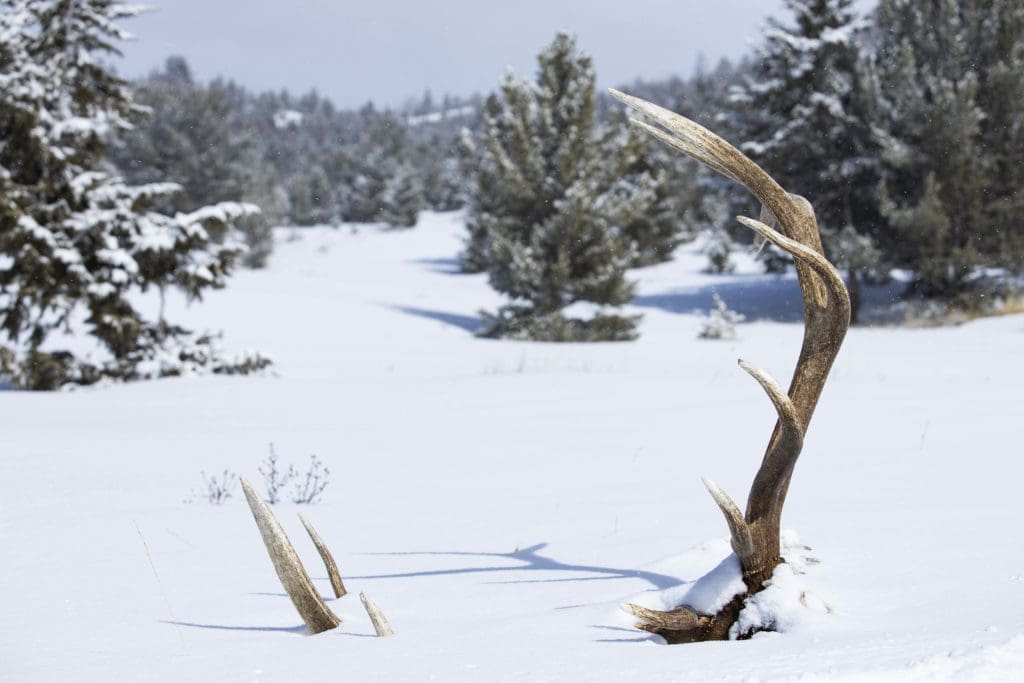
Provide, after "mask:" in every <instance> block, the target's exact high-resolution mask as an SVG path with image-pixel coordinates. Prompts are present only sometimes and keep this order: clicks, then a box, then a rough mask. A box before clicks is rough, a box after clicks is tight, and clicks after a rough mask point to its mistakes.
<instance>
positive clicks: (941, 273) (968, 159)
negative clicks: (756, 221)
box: [874, 0, 1024, 303]
mask: <svg viewBox="0 0 1024 683" xmlns="http://www.w3.org/2000/svg"><path fill="white" fill-rule="evenodd" d="M1021 13H1022V10H1021V9H1020V5H1019V3H1014V2H995V3H990V2H981V1H980V0H959V1H958V0H924V1H921V2H916V1H915V2H909V1H907V0H882V2H881V3H880V4H879V7H878V10H877V15H876V23H877V26H878V30H877V31H876V33H877V40H878V48H877V54H876V57H875V60H874V65H875V69H876V71H877V74H878V103H879V124H878V136H879V139H880V141H881V143H882V145H883V155H882V159H883V162H884V176H883V177H884V187H883V201H882V210H883V213H884V215H885V216H886V218H887V219H888V221H889V223H890V227H891V231H890V232H889V233H887V234H886V235H884V237H885V247H886V249H887V251H889V252H891V253H892V255H893V257H894V258H895V259H896V261H897V263H898V264H899V265H903V266H907V267H909V268H912V269H913V270H914V271H915V272H916V273H917V277H918V281H917V283H916V285H917V287H918V289H919V291H921V292H922V293H923V294H925V295H929V296H940V297H943V298H958V297H966V298H965V299H964V302H965V303H967V299H969V298H970V297H971V294H970V293H971V290H972V281H973V278H974V275H975V273H976V271H977V268H978V266H981V265H996V264H998V263H1000V262H1003V263H1005V262H1006V260H1010V261H1017V262H1019V257H1020V255H1021V252H1020V251H1016V252H1015V253H1012V255H1010V258H1009V259H1006V257H1005V256H1004V254H1003V251H1004V249H1006V248H1007V247H1012V246H1014V244H1013V243H1014V241H1015V239H1014V238H1015V237H1016V238H1017V239H1019V237H1020V235H1021V234H1022V233H1021V228H1020V221H1019V215H1017V214H1016V213H1015V212H1014V205H1015V203H1016V204H1017V205H1018V206H1019V202H1020V200H1019V199H1018V198H1017V197H1018V190H1019V184H1018V185H1016V186H1013V184H1014V183H1015V182H1017V183H1019V181H1020V180H1021V179H1022V172H1021V171H1020V170H1019V169H1020V166H1021V164H1022V162H1024V150H1022V146H1021V145H1022V141H1024V136H1022V135H1021V133H1020V125H1019V122H1020V114H1021V112H1022V109H1021V103H1020V99H1019V95H1020V94H1021V87H1022V83H1024V82H1022V77H1021V76H1020V66H1022V65H1024V61H1022V54H1024V53H1022V48H1021V44H1022V42H1024V30H1022V27H1024V20H1022V18H1021ZM1015 95H1016V96H1017V97H1015ZM1015 168H1016V170H1015ZM1004 173H1005V175H1004ZM1007 208H1009V209H1010V210H1009V212H1006V211H1005V210H1006V209H1007Z"/></svg>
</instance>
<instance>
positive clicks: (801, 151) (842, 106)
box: [730, 0, 879, 315]
mask: <svg viewBox="0 0 1024 683" xmlns="http://www.w3.org/2000/svg"><path fill="white" fill-rule="evenodd" d="M853 5H854V2H853V0H786V6H787V8H788V9H789V11H790V12H791V13H792V16H793V24H792V25H787V24H785V23H783V22H780V21H778V20H776V19H770V20H769V23H768V27H767V29H766V31H765V40H764V43H763V45H762V46H761V47H760V48H759V50H758V54H757V59H756V61H755V64H756V66H755V68H754V71H753V74H752V75H751V76H750V77H749V78H748V79H747V80H746V82H745V83H744V84H742V85H740V86H737V87H736V88H734V89H733V91H732V93H731V97H730V100H731V107H732V109H733V112H732V115H731V117H730V118H731V119H732V120H733V123H734V124H735V125H738V127H739V129H740V133H741V136H742V137H743V139H744V140H745V142H744V143H743V145H742V148H743V151H745V152H746V153H747V154H749V155H750V156H751V157H752V158H753V159H754V160H755V161H757V162H758V163H759V164H760V165H761V166H763V167H764V168H765V169H766V170H767V171H768V172H769V173H770V174H771V175H772V176H774V177H775V178H776V179H777V180H778V181H779V182H780V183H781V184H782V185H783V187H785V188H786V189H787V190H789V191H790V192H794V193H796V194H800V195H803V196H805V197H807V198H808V199H810V200H811V202H812V203H813V204H814V209H815V213H816V214H817V217H818V223H819V225H820V226H821V227H822V228H823V229H824V231H825V235H824V236H826V237H827V235H828V234H836V233H838V232H839V231H841V230H849V229H853V230H856V231H857V232H858V233H860V234H862V235H870V234H874V233H876V232H877V231H878V224H879V216H878V201H877V197H876V195H875V192H876V190H875V188H876V187H877V178H878V164H877V151H876V150H877V144H876V142H875V139H874V137H873V136H872V133H871V121H872V119H871V112H870V103H871V102H870V96H869V93H870V89H869V88H868V87H867V78H866V76H865V73H864V69H863V68H862V60H861V45H860V42H861V40H860V37H861V35H862V33H863V32H864V30H865V29H866V27H867V23H866V22H865V21H864V20H863V19H862V18H860V17H858V16H857V14H856V11H855V9H854V7H853ZM840 246H841V245H840V244H839V243H836V242H830V241H829V240H827V239H826V244H825V248H826V251H827V252H828V253H829V258H830V259H831V260H833V262H835V263H836V265H838V266H839V267H841V268H844V267H845V268H846V269H847V270H848V272H849V275H850V277H851V278H855V277H857V270H856V269H854V268H852V267H851V266H852V260H850V259H845V258H844V253H843V252H842V251H841V249H839V247H840ZM854 314H855V315H856V311H855V312H854Z"/></svg>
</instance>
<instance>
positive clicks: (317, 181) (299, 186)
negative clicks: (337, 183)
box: [288, 164, 338, 225]
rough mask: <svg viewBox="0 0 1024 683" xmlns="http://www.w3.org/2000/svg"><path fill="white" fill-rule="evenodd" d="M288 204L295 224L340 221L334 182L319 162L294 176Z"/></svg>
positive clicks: (318, 223) (320, 223)
mask: <svg viewBox="0 0 1024 683" xmlns="http://www.w3.org/2000/svg"><path fill="white" fill-rule="evenodd" d="M288 204H289V206H290V207H291V219H292V222H293V223H295V225H330V224H332V223H336V222H337V221H338V207H337V203H336V200H335V195H334V186H333V183H331V181H330V179H329V178H328V177H327V173H326V172H325V171H324V169H323V167H322V166H320V165H318V164H311V165H310V166H309V167H308V168H306V169H304V170H302V171H300V172H299V173H297V174H296V175H295V176H293V177H292V182H291V189H290V191H289V193H288Z"/></svg>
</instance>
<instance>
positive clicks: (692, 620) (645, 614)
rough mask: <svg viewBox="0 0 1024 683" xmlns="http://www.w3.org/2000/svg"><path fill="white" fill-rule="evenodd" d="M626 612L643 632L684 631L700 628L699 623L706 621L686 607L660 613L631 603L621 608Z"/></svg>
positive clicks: (705, 618) (703, 617)
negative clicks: (633, 618)
mask: <svg viewBox="0 0 1024 683" xmlns="http://www.w3.org/2000/svg"><path fill="white" fill-rule="evenodd" d="M622 607H623V609H625V610H626V611H627V612H629V613H630V614H632V615H633V616H635V617H636V618H637V619H639V620H640V621H639V622H637V624H636V627H637V628H638V629H641V630H643V631H650V632H652V633H656V632H658V631H659V630H661V629H672V630H678V631H682V630H686V629H693V628H697V627H698V626H700V624H701V621H707V619H708V617H705V616H701V615H700V614H697V613H696V612H695V611H693V610H692V609H690V608H689V607H686V606H681V607H677V608H675V609H673V610H668V611H661V610H656V609H648V608H647V607H641V606H640V605H634V604H633V603H631V602H630V603H626V604H625V605H623V606H622Z"/></svg>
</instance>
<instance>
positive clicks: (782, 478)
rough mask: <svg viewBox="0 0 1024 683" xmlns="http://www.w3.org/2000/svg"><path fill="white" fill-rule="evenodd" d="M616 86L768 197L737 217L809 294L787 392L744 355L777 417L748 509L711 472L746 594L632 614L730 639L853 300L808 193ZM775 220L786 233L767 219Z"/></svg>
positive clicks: (664, 127)
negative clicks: (697, 609)
mask: <svg viewBox="0 0 1024 683" xmlns="http://www.w3.org/2000/svg"><path fill="white" fill-rule="evenodd" d="M611 94H612V95H613V96H614V97H616V98H617V99H619V100H621V101H622V102H624V103H625V104H627V105H628V106H630V107H632V108H633V109H635V110H637V111H639V112H640V113H641V114H643V115H644V116H645V117H647V118H648V119H649V120H650V121H652V122H653V124H656V125H651V124H650V123H646V122H643V121H636V120H634V121H633V122H632V123H633V124H634V125H636V126H637V127H638V128H640V129H641V130H644V131H646V132H647V133H649V134H650V135H652V136H653V137H655V138H656V139H658V140H660V141H661V142H663V143H665V144H667V145H669V146H670V147H672V148H674V149H676V150H679V151H680V152H682V153H684V154H686V155H688V156H691V157H693V158H694V159H696V160H697V161H700V162H701V163H703V164H705V165H706V166H708V167H709V168H711V170H713V171H715V172H717V173H720V174H722V175H724V176H725V177H727V178H730V179H732V180H735V181H736V182H738V183H740V184H742V185H744V186H745V187H746V188H747V189H749V190H750V191H751V192H752V193H753V194H754V196H755V197H757V198H758V199H759V200H760V201H761V220H760V221H756V220H753V219H751V218H740V219H739V220H740V222H741V223H743V224H744V225H746V226H747V227H749V228H751V229H752V230H754V232H756V233H757V234H758V236H759V237H760V238H762V239H764V240H767V241H770V242H772V243H773V244H775V245H776V246H778V247H779V248H781V249H782V250H784V251H786V252H787V253H789V254H791V255H792V256H793V257H794V259H795V263H796V271H797V279H798V281H799V284H800V291H801V295H802V297H803V302H804V339H803V344H802V346H801V348H800V356H799V358H798V360H797V364H796V368H795V370H794V371H793V379H792V381H791V382H790V386H789V390H788V391H786V392H784V391H783V390H782V387H781V386H779V384H778V383H777V382H776V381H775V380H774V379H772V378H771V377H770V376H769V375H768V374H767V373H765V372H763V371H762V370H760V369H758V368H757V367H755V366H753V365H750V364H748V363H745V362H743V361H740V366H741V367H742V368H743V369H744V370H746V371H747V372H748V373H750V375H751V376H752V377H753V378H754V379H755V380H757V382H758V383H759V384H760V385H761V387H762V388H763V389H764V390H765V392H766V393H767V394H768V397H769V399H771V401H772V404H773V405H774V406H775V409H776V412H778V415H779V420H778V422H777V423H776V426H775V430H774V432H773V433H772V436H771V439H770V440H769V442H768V447H767V449H766V450H765V454H764V458H763V459H762V461H761V466H760V468H758V471H757V474H756V476H755V477H754V482H753V484H752V485H751V487H750V494H749V496H748V498H747V510H746V514H745V515H740V512H739V507H738V506H737V505H736V503H735V502H734V501H733V500H732V499H731V498H730V497H729V496H727V495H726V494H725V493H724V492H723V491H722V490H721V489H719V488H718V487H717V486H716V485H715V484H714V483H713V482H711V481H709V480H705V484H706V485H707V487H708V490H709V491H710V492H711V495H712V497H713V498H714V499H715V502H716V503H717V504H718V507H719V508H720V509H721V510H722V513H723V514H724V515H725V519H726V522H727V523H728V525H729V532H730V535H731V537H732V546H733V550H734V551H735V552H736V555H737V556H738V557H739V559H740V564H741V566H742V568H743V580H744V583H745V584H746V587H747V591H746V594H745V595H743V594H741V595H739V596H736V597H735V598H733V600H731V601H730V602H729V603H728V604H727V605H726V606H725V607H723V608H722V609H721V610H720V611H719V612H718V613H717V614H714V615H700V616H699V618H698V619H697V620H696V621H695V620H694V618H693V617H692V616H691V614H692V610H689V612H687V610H688V609H689V608H686V607H685V606H682V607H680V608H678V609H677V610H671V611H669V612H659V611H657V610H647V609H646V608H637V609H638V610H639V611H635V612H634V614H636V615H637V616H638V617H639V618H640V619H641V623H640V624H638V628H642V629H644V630H647V631H652V632H655V633H658V634H660V635H662V636H663V637H664V638H665V639H666V640H667V641H668V642H680V643H681V642H694V641H698V640H712V639H723V638H727V637H729V633H730V627H731V626H732V624H733V623H735V621H736V618H737V616H738V615H739V612H740V610H741V609H742V607H743V604H744V601H745V599H746V598H747V597H748V596H750V595H752V594H754V593H756V592H758V591H760V590H761V589H762V587H763V585H764V582H765V581H766V580H767V579H768V578H770V577H771V574H772V572H773V571H774V569H775V567H776V566H777V565H778V564H779V563H780V562H781V561H782V558H781V549H780V539H779V536H780V534H779V530H780V525H781V517H782V507H783V504H784V503H785V500H786V494H787V492H788V490H789V482H790V479H791V478H792V474H793V468H794V466H795V464H796V461H797V458H798V457H799V456H800V451H801V449H802V448H803V440H804V434H805V432H806V430H807V427H808V425H809V424H810V421H811V417H812V415H813V414H814V409H815V407H816V406H817V403H818V398H819V397H820V396H821V391H822V389H823V388H824V386H825V380H826V379H827V378H828V373H829V371H830V370H831V367H832V363H833V362H834V361H835V358H836V354H837V353H838V352H839V347H840V345H841V344H842V341H843V338H844V337H845V335H846V330H847V328H848V327H849V324H850V298H849V294H848V293H847V291H846V286H845V285H844V283H843V280H842V278H841V277H840V275H839V272H838V271H837V270H836V269H835V267H834V266H833V265H832V264H831V263H829V262H828V260H827V259H826V258H825V256H824V250H823V249H822V245H821V235H820V233H819V232H818V224H817V220H816V219H815V216H814V209H813V208H812V207H811V205H810V203H809V202H808V201H807V200H806V199H804V198H803V197H800V196H798V195H793V194H790V193H788V192H786V190H784V189H783V188H782V186H781V185H779V184H778V183H777V182H776V181H775V180H774V179H773V178H772V177H771V176H769V175H768V174H767V173H766V172H765V171H764V169H762V168H761V167H760V166H758V165H757V164H755V163H754V162H753V161H751V160H750V159H749V158H748V157H746V156H745V155H744V154H743V153H742V152H740V151H739V150H738V149H736V148H735V147H733V146H732V145H730V144H729V143H728V142H726V141H725V140H723V139H722V138H720V137H719V136H717V135H715V134H714V133H712V132H711V131H709V130H707V129H706V128H704V127H703V126H701V125H699V124H697V123H695V122H693V121H691V120H689V119H687V118H685V117H683V116H680V115H679V114H676V113H674V112H671V111H669V110H667V109H664V108H662V107H659V106H657V105H654V104H651V103H650V102H645V101H644V100H641V99H639V98H636V97H632V96H630V95H626V94H624V93H621V92H618V91H617V90H612V91H611ZM659 126H660V127H659ZM776 221H777V222H778V225H779V227H780V228H781V232H780V231H776V230H774V229H773V228H772V227H770V226H769V225H767V223H775V222H776Z"/></svg>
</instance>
